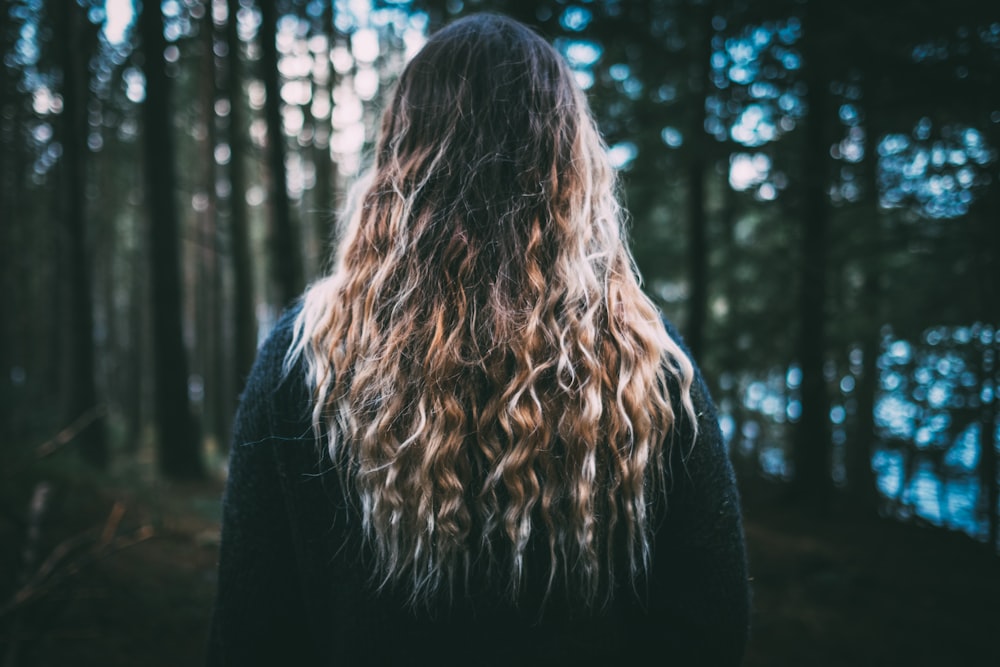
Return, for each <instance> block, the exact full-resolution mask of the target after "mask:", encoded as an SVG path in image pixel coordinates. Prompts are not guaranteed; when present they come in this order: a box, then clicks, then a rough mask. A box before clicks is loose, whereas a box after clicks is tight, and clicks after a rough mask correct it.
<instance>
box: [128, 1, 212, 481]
mask: <svg viewBox="0 0 1000 667" xmlns="http://www.w3.org/2000/svg"><path fill="white" fill-rule="evenodd" d="M139 32H140V35H141V39H142V48H143V58H144V63H145V68H144V69H145V75H146V91H145V92H146V99H145V102H144V103H143V140H144V145H145V156H144V157H145V174H146V203H147V207H148V210H149V214H150V247H149V250H150V260H151V261H150V269H151V272H152V284H153V303H152V308H153V347H154V351H153V361H154V375H155V384H156V392H155V395H156V427H157V428H156V431H157V439H158V448H159V449H158V454H159V464H160V470H161V471H162V472H163V474H165V475H167V476H168V477H172V478H196V477H200V476H202V475H203V474H204V470H203V468H202V460H201V447H200V443H199V439H198V434H197V430H196V429H195V424H194V421H193V419H192V417H191V409H190V405H189V403H188V361H187V355H186V352H185V349H184V340H183V337H182V334H181V329H182V324H183V323H182V310H181V288H180V253H179V249H178V243H179V237H178V232H179V227H178V225H179V223H178V220H179V218H178V210H177V200H176V194H175V188H176V183H177V180H176V176H175V166H174V160H175V153H174V140H173V124H172V122H171V110H172V107H171V104H170V102H171V96H170V78H169V77H168V75H167V63H166V60H165V59H164V49H165V48H166V43H165V41H164V37H163V14H162V9H161V7H160V5H159V4H158V3H155V2H148V1H147V3H146V4H145V5H144V6H143V8H142V11H141V12H140V14H139Z"/></svg>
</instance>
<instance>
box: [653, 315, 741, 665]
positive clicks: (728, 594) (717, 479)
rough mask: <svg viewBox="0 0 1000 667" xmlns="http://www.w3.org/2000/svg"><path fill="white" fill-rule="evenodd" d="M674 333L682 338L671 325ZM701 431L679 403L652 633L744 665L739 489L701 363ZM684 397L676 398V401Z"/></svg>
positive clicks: (685, 656)
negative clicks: (655, 625)
mask: <svg viewBox="0 0 1000 667" xmlns="http://www.w3.org/2000/svg"><path fill="white" fill-rule="evenodd" d="M668 330H669V331H670V334H671V336H672V337H674V339H675V340H677V341H678V342H680V341H681V339H680V337H679V336H678V335H677V332H676V331H675V330H673V329H672V328H671V327H669V325H668ZM692 401H693V403H694V408H695V413H696V416H697V420H698V421H697V437H696V438H695V436H694V432H693V430H692V428H691V423H690V420H689V419H688V418H687V417H686V416H685V415H684V414H683V411H678V412H679V413H680V414H679V415H678V428H677V429H676V430H675V433H674V437H673V440H672V443H671V452H670V461H671V465H670V474H669V478H670V481H669V482H668V484H669V487H668V493H667V502H666V512H665V514H664V516H663V519H662V521H661V522H660V525H659V526H658V528H657V532H656V540H655V544H654V554H653V568H652V571H651V573H650V580H649V591H648V592H649V597H648V600H649V615H648V618H649V619H650V620H651V621H652V622H653V623H655V624H658V625H659V626H660V627H659V632H657V630H658V629H657V628H655V627H654V628H650V631H651V633H653V634H654V635H656V634H658V635H659V636H660V637H665V638H668V639H667V641H668V642H669V643H672V644H675V645H674V646H670V647H664V648H666V651H667V653H668V654H672V655H674V656H678V658H679V659H678V660H677V662H676V663H675V664H682V665H688V664H690V665H720V666H721V665H738V664H739V663H740V661H741V660H742V656H743V651H744V648H745V645H746V641H747V635H748V625H749V607H750V591H749V583H748V576H747V562H746V550H745V543H744V536H743V526H742V518H741V514H740V504H739V494H738V491H737V488H736V479H735V475H734V473H733V468H732V465H731V463H730V461H729V456H728V452H727V450H726V446H725V443H724V442H723V439H722V434H721V432H720V429H719V424H718V416H717V414H716V412H715V408H714V406H713V404H712V400H711V398H710V397H709V394H708V390H707V388H706V386H705V382H704V380H703V378H702V376H701V373H700V372H699V371H698V370H697V369H696V376H695V380H694V384H693V386H692ZM676 404H677V403H676V402H675V405H676Z"/></svg>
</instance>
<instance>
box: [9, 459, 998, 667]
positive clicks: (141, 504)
mask: <svg viewBox="0 0 1000 667" xmlns="http://www.w3.org/2000/svg"><path fill="white" fill-rule="evenodd" d="M0 484H3V486H2V487H0V510H4V513H3V514H0V665H2V666H3V667H29V666H41V665H60V666H61V665H78V666H89V665H94V666H96V665H101V666H106V667H118V666H122V667H124V666H126V665H127V666H132V665H144V666H146V667H160V666H163V667H168V666H169V667H177V666H182V665H197V664H200V663H201V661H202V656H203V651H204V644H205V637H206V632H207V626H208V620H209V615H210V610H211V602H212V596H213V593H214V589H215V563H216V556H217V549H218V537H219V523H218V520H219V497H220V495H221V489H222V485H221V483H220V482H218V481H215V482H210V483H201V484H195V485H190V484H189V485H173V484H166V483H163V482H156V481H155V480H146V481H142V482H141V483H140V481H138V480H134V479H133V480H131V481H129V482H127V483H126V482H122V483H120V484H117V485H116V484H113V483H111V484H109V483H108V481H107V480H106V479H102V480H100V484H97V483H95V481H94V480H90V481H87V480H83V481H80V480H79V479H78V478H77V477H76V476H75V475H74V476H70V475H67V476H65V477H63V478H62V479H61V480H59V479H58V477H57V481H54V482H51V486H50V487H49V492H48V494H47V497H46V501H45V502H44V503H41V504H40V505H36V509H39V508H41V509H42V510H43V511H42V512H41V513H37V512H36V513H32V511H31V510H30V509H25V508H27V507H28V506H29V503H30V499H31V498H32V497H33V493H34V492H36V491H37V490H38V488H39V487H38V486H37V484H36V483H34V482H32V483H30V484H25V483H19V484H9V483H5V482H4V481H3V479H0ZM17 489H21V493H20V500H21V501H22V502H21V504H20V505H19V507H20V508H21V509H20V511H19V512H12V510H13V509H16V508H15V507H14V503H13V501H14V500H15V498H14V496H15V495H17V494H16V493H15V491H17ZM95 489H100V490H99V491H95ZM746 495H747V494H745V496H746ZM35 497H36V498H37V496H35ZM747 500H753V498H747ZM745 511H746V532H747V538H748V544H749V552H750V569H751V575H752V577H753V591H754V614H753V630H752V637H751V640H750V644H749V646H748V651H747V659H746V662H745V665H747V667H763V666H769V667H770V666H781V665H794V666H800V665H802V666H817V667H823V666H827V665H829V666H834V665H836V666H840V665H848V666H850V667H860V666H863V665H880V666H895V665H907V666H917V665H934V666H936V667H943V666H951V665H963V666H978V665H983V666H984V667H985V666H990V667H995V666H996V665H1000V637H998V634H997V633H998V631H1000V559H998V558H997V557H995V556H991V555H989V554H987V553H986V552H985V550H984V549H983V547H982V545H979V544H976V543H974V542H972V541H971V540H969V539H967V538H965V537H964V536H961V535H957V534H952V533H943V532H941V531H937V530H928V529H924V528H919V527H916V526H911V525H902V524H898V523H895V522H889V521H879V520H875V519H871V520H864V521H859V520H851V521H848V520H844V519H837V518H833V519H830V520H826V521H823V522H814V521H808V520H806V519H804V518H803V517H802V516H801V515H799V514H797V513H795V512H792V511H789V510H786V509H779V508H778V506H776V505H775V504H774V503H770V502H763V501H755V502H747V504H746V508H745ZM25 517H27V519H25ZM32 517H35V518H32ZM32 525H35V526H36V527H37V529H38V530H37V537H35V538H32V539H30V540H28V543H29V544H33V545H34V547H35V548H34V551H35V555H34V556H30V555H29V557H28V559H27V560H28V561H30V562H33V563H34V565H32V566H31V567H28V568H25V567H24V565H23V563H24V561H25V558H24V554H23V553H22V552H21V551H22V550H20V549H16V548H13V546H14V545H15V544H16V543H18V541H19V542H20V544H21V546H22V547H23V546H24V543H25V540H24V538H23V535H24V534H25V533H26V532H30V531H28V530H27V529H28V528H30V527H31V526H32ZM17 536H20V538H19V540H15V539H12V538H15V537H17ZM46 567H47V568H48V578H47V579H46V581H48V582H49V583H40V582H36V583H34V584H33V583H32V580H31V577H30V574H31V573H32V572H37V571H38V570H39V569H42V570H44V568H46ZM43 573H44V572H43ZM12 590H23V591H27V593H26V595H27V596H28V599H27V600H26V601H24V602H23V603H20V604H18V605H16V607H15V608H14V609H13V610H11V609H10V607H9V606H8V609H7V611H6V613H5V612H4V606H5V605H8V604H9V603H8V600H9V599H10V598H9V592H10V591H12Z"/></svg>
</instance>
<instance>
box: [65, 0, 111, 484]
mask: <svg viewBox="0 0 1000 667" xmlns="http://www.w3.org/2000/svg"><path fill="white" fill-rule="evenodd" d="M58 4H61V3H58ZM52 9H53V10H54V9H55V8H54V7H53V8H52ZM51 15H52V17H53V19H54V23H55V26H54V27H55V43H56V44H57V45H58V46H59V49H60V53H59V55H60V58H59V60H60V65H61V67H62V83H63V85H62V88H61V91H60V92H61V93H62V98H63V109H62V115H61V123H60V129H61V130H62V132H61V134H62V138H61V144H62V158H61V160H60V169H59V174H58V177H59V190H60V197H59V201H60V205H61V208H62V216H61V217H62V221H63V225H64V227H65V233H66V240H67V245H68V248H67V253H66V260H67V262H66V263H67V275H66V279H67V283H68V287H69V307H70V310H69V317H68V319H69V321H68V326H67V328H66V331H67V333H68V336H67V341H66V342H67V344H68V345H69V352H68V353H67V355H66V359H67V361H68V363H69V367H70V368H71V370H70V371H69V375H70V388H69V394H70V396H69V410H70V414H69V415H67V419H66V420H65V421H66V423H70V422H72V421H73V420H75V419H77V418H79V417H80V416H81V415H83V414H85V413H87V412H90V411H93V410H95V409H97V407H98V403H99V400H98V397H97V387H96V384H95V364H94V338H93V335H94V300H93V295H92V293H91V285H92V280H91V267H90V260H89V258H90V256H91V251H90V248H89V242H88V230H87V210H88V205H87V198H86V195H85V190H86V188H87V181H88V178H87V172H88V165H87V162H88V153H89V151H88V148H87V136H88V134H89V125H88V122H87V106H88V104H87V103H88V100H89V91H90V85H89V84H90V62H91V58H93V56H94V53H95V52H96V50H97V27H96V26H94V25H93V24H92V23H91V22H90V21H89V20H88V18H87V8H86V7H83V6H81V5H80V4H78V3H71V4H70V5H69V7H68V8H65V7H64V8H63V11H58V10H55V11H52V12H51ZM77 438H78V442H79V448H80V453H81V454H82V455H83V458H84V459H85V460H86V461H88V462H89V463H91V464H93V465H94V466H97V467H99V468H105V467H107V465H108V447H107V442H106V438H105V431H104V420H103V419H98V420H95V421H93V422H91V424H90V425H89V426H88V427H86V428H85V429H83V431H81V432H80V433H79V434H78V436H77Z"/></svg>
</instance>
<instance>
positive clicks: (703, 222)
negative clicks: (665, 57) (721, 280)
mask: <svg viewBox="0 0 1000 667" xmlns="http://www.w3.org/2000/svg"><path fill="white" fill-rule="evenodd" d="M686 7H687V6H686ZM689 9H690V10H691V24H692V25H693V26H694V29H695V35H694V37H693V40H694V41H693V54H692V57H691V72H690V77H691V109H690V113H689V116H690V127H689V129H688V133H687V134H688V159H687V172H688V192H687V205H688V243H689V247H688V267H689V268H688V284H690V286H691V291H690V293H689V294H688V313H687V331H686V332H685V341H686V342H687V345H688V349H690V350H691V355H692V356H693V357H694V358H695V360H696V361H701V360H702V354H703V348H704V343H705V322H706V319H707V313H708V240H707V235H706V227H707V225H708V216H707V215H706V212H705V166H706V162H707V160H706V156H705V153H706V151H707V150H708V142H707V141H706V136H705V97H706V95H707V94H708V63H709V59H710V58H711V56H712V7H711V4H708V3H706V4H704V5H699V6H695V7H689Z"/></svg>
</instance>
